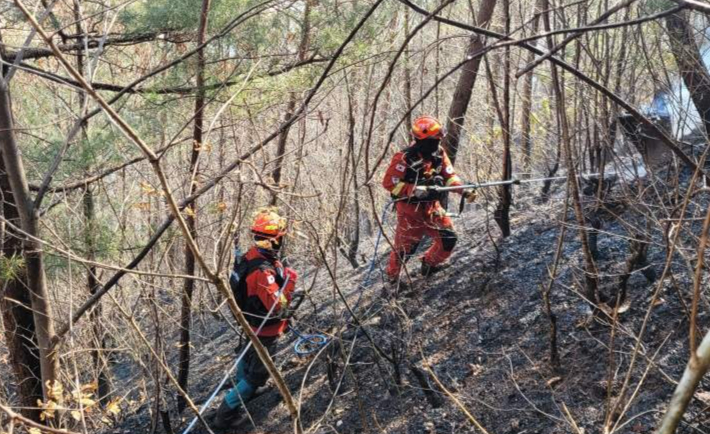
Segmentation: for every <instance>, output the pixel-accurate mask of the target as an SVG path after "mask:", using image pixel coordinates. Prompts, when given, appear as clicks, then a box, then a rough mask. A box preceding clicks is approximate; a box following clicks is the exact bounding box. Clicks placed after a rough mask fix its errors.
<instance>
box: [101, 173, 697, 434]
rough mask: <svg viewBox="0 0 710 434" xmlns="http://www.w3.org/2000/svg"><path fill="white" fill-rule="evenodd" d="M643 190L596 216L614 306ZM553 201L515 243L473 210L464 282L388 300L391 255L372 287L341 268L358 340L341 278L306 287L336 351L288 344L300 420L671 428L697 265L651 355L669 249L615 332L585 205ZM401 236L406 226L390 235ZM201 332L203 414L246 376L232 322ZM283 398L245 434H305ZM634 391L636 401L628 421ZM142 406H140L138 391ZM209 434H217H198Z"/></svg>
mask: <svg viewBox="0 0 710 434" xmlns="http://www.w3.org/2000/svg"><path fill="white" fill-rule="evenodd" d="M634 188H646V187H638V186H637V187H634V186H625V187H623V188H621V187H619V186H617V187H614V188H613V189H612V190H611V191H610V193H609V196H608V197H609V198H610V199H609V202H608V204H609V206H608V207H607V208H606V209H603V210H601V211H600V212H598V213H596V216H597V218H598V219H599V221H600V223H601V225H600V227H599V230H598V234H597V236H598V241H597V245H598V250H599V255H598V257H597V260H596V264H597V267H598V269H599V273H600V287H601V297H602V298H603V299H606V300H615V297H616V294H617V290H618V286H619V285H618V282H619V279H620V276H621V275H622V274H623V273H624V270H625V267H626V260H627V258H628V257H629V254H630V243H631V240H632V239H634V237H635V236H636V235H635V234H637V233H640V231H641V229H643V228H649V227H650V226H649V225H647V224H646V221H645V219H646V218H647V217H644V215H643V214H642V213H639V212H638V209H637V208H636V207H635V206H633V205H629V203H627V202H626V201H625V200H624V199H623V198H624V197H627V196H628V195H629V194H630V193H634V191H635V192H636V193H638V190H633V189H634ZM629 189H631V190H629ZM538 190H539V187H525V188H519V189H518V190H516V203H515V205H514V208H513V209H512V212H511V219H512V221H511V224H512V227H513V233H512V235H511V236H510V237H508V238H505V239H503V238H501V237H500V234H499V231H498V228H497V226H496V224H495V223H494V221H493V219H492V215H491V214H490V213H489V212H488V211H486V209H484V208H482V207H481V206H477V207H476V208H474V209H469V210H467V211H466V212H465V213H464V214H463V215H462V216H461V217H459V218H457V219H456V225H457V229H458V233H459V236H460V239H459V244H458V245H457V247H456V250H455V253H454V255H453V257H452V258H451V267H450V268H448V269H446V270H444V271H442V272H441V273H439V274H436V275H435V276H432V277H430V278H428V279H423V278H421V277H420V276H419V270H418V265H419V261H418V260H413V261H411V262H410V264H409V271H410V272H411V275H412V277H413V285H412V288H411V289H410V290H407V291H397V290H395V289H392V288H388V287H387V286H386V285H384V282H383V281H382V277H381V267H383V266H384V263H385V260H386V254H387V252H388V247H387V245H386V243H383V245H382V246H381V247H380V249H379V252H378V254H377V258H378V261H377V267H376V268H375V270H374V272H373V273H372V275H371V279H370V284H369V285H368V286H367V287H363V286H362V283H363V282H364V281H365V280H366V279H365V277H366V275H367V273H368V267H367V265H364V266H362V267H360V268H359V269H357V270H353V269H352V268H351V267H350V265H349V264H348V263H347V261H346V260H341V261H340V262H339V265H338V266H337V267H336V268H335V272H336V273H337V282H338V288H339V290H340V291H342V293H343V294H344V295H345V298H346V300H347V301H348V305H349V306H350V307H351V308H352V309H353V310H354V312H355V313H356V316H357V317H358V320H359V322H360V324H361V325H362V327H357V326H356V325H355V321H353V320H352V318H351V317H350V315H349V313H348V312H347V310H346V309H345V307H344V304H343V302H342V300H341V299H340V298H339V296H338V294H337V291H335V290H334V287H333V284H332V280H331V279H330V278H329V277H328V275H327V272H326V270H325V269H321V270H319V271H318V274H317V276H316V275H315V274H314V273H313V272H311V274H310V275H309V276H307V277H306V278H305V279H303V284H304V285H305V286H306V287H308V286H310V285H311V283H312V282H313V281H314V280H315V282H316V283H315V285H314V286H313V289H312V291H311V295H312V297H311V299H310V300H309V301H306V302H305V303H304V304H303V306H302V308H301V310H300V312H299V314H298V320H297V322H296V325H297V327H298V328H299V329H300V330H301V331H302V332H323V333H328V334H329V335H331V336H332V340H331V343H330V344H329V345H328V346H326V347H324V348H322V349H321V350H320V351H319V352H317V353H315V354H313V355H311V356H307V357H298V356H296V355H295V353H294V352H293V349H292V344H293V341H294V339H295V337H294V335H293V334H288V335H286V336H285V337H284V338H282V340H281V347H280V351H279V354H278V356H277V358H276V360H277V364H278V365H279V366H280V368H281V369H282V372H283V373H284V376H285V379H286V381H287V382H288V384H289V386H290V388H291V391H292V393H293V394H294V397H295V399H296V400H297V402H298V404H299V406H300V410H301V423H302V426H303V427H304V429H308V428H310V429H311V432H315V433H361V432H386V433H464V432H476V428H474V424H473V423H472V422H471V420H469V418H468V417H467V416H466V415H465V413H464V411H463V410H462V408H461V407H462V406H463V407H465V409H466V410H467V411H468V412H470V414H471V415H472V416H473V417H474V418H475V419H476V421H477V422H478V423H480V424H481V425H482V426H483V427H485V429H486V430H488V431H489V432H490V433H511V434H512V433H568V432H572V433H580V432H584V433H599V432H603V427H604V425H605V423H606V424H607V425H609V426H616V427H617V432H622V433H644V432H650V431H652V430H653V428H654V427H656V426H657V424H658V421H659V420H660V418H661V416H662V412H663V410H664V409H665V405H666V403H667V402H668V400H669V398H670V396H671V394H672V392H673V389H674V386H675V381H677V379H679V378H680V376H681V374H682V372H683V369H684V367H685V363H686V361H687V356H688V344H687V342H688V337H687V335H688V316H687V309H688V305H689V303H690V299H691V289H692V283H691V280H690V275H689V271H688V269H687V264H686V263H685V262H684V259H683V258H682V257H681V256H678V257H677V258H676V257H674V258H673V265H672V267H671V272H672V278H670V277H669V278H666V279H665V280H664V281H663V283H662V288H661V289H660V293H659V295H660V297H659V298H658V300H657V301H656V303H655V307H654V308H653V310H652V312H651V314H650V316H649V320H648V325H647V328H646V331H645V333H644V335H643V337H642V339H641V342H640V345H639V346H638V351H636V353H635V349H636V347H637V339H636V336H638V334H639V332H640V330H641V328H642V323H643V320H644V317H645V315H646V311H647V310H648V307H649V305H650V303H651V301H652V296H653V294H654V291H655V290H656V288H657V286H658V282H652V279H653V276H652V275H651V273H649V270H653V272H654V273H655V274H656V275H657V276H658V275H660V273H661V271H662V270H663V266H664V263H665V260H666V250H665V243H664V242H663V239H664V235H663V233H660V232H659V233H652V234H650V235H652V236H651V237H650V243H649V247H648V264H647V265H645V266H644V267H642V268H641V269H637V270H635V271H634V272H633V273H632V274H631V275H630V277H629V280H628V297H627V300H626V303H625V305H624V308H625V311H624V312H623V313H620V314H619V317H618V323H617V325H616V327H612V320H611V318H610V317H609V315H607V314H605V313H604V312H601V313H599V312H598V313H597V315H592V308H591V305H590V303H589V302H587V301H586V300H585V299H584V298H583V297H582V295H581V294H582V293H583V286H584V284H583V282H584V277H583V258H582V251H581V245H580V240H579V236H578V231H577V226H576V223H575V218H574V214H573V211H572V207H571V205H570V206H569V209H568V212H567V214H566V216H563V215H562V214H563V209H564V197H565V188H564V184H563V183H559V184H556V185H555V186H554V187H553V194H552V198H551V199H550V200H549V201H548V202H546V203H541V202H540V200H539V199H538V196H539V194H538ZM490 193H491V199H492V200H494V193H493V192H490ZM481 202H483V203H485V200H484V199H482V200H481ZM491 203H493V202H491ZM693 206H696V207H698V209H702V208H703V207H704V206H707V205H706V204H705V205H703V204H702V203H696V204H694V205H693ZM563 219H564V220H565V222H566V225H565V226H566V227H567V230H566V233H565V236H564V239H563V243H562V250H561V255H560V261H559V264H558V267H557V277H556V279H555V283H554V285H553V286H552V289H551V292H550V306H551V309H552V313H553V315H554V317H555V320H556V327H557V350H558V353H559V368H558V369H555V368H553V366H552V364H551V358H550V354H551V353H550V348H551V344H550V342H551V341H550V336H551V334H550V329H551V327H550V324H551V322H550V318H549V317H548V315H547V313H546V310H545V305H544V302H543V297H542V293H543V288H545V287H546V285H547V284H548V282H549V279H550V277H549V276H550V274H549V273H550V271H549V270H550V269H551V268H552V266H553V262H554V258H555V251H556V247H557V243H558V238H559V237H560V233H561V227H562V226H563V225H560V222H561V221H562V220H563ZM393 220H394V219H393V217H390V223H393ZM697 229H698V231H699V227H698V228H697ZM691 232H692V231H691ZM647 235H648V233H647ZM687 236H688V237H692V234H688V235H687ZM681 238H683V237H681ZM373 242H374V239H373V240H368V241H367V242H365V243H363V244H362V245H361V252H363V253H364V254H365V255H367V256H371V255H372V248H373V247H372V246H373ZM306 274H308V273H306ZM225 311H226V309H225ZM227 316H228V315H227ZM699 320H700V325H701V327H705V326H706V325H707V322H708V314H707V310H706V309H705V305H703V306H701V314H700V316H699ZM612 329H614V333H613V338H612ZM195 331H196V333H195V335H196V338H195V341H194V347H195V349H194V353H193V357H194V359H193V364H192V366H193V372H192V379H191V386H190V395H191V396H192V397H194V398H195V400H196V403H197V404H201V403H203V402H204V401H205V400H206V399H207V397H208V396H209V394H210V393H211V391H212V389H213V388H214V387H215V386H216V385H217V383H218V382H219V380H220V379H221V377H222V376H223V375H224V371H225V369H227V368H228V367H229V366H230V365H231V363H232V361H233V357H234V348H235V347H236V346H237V345H238V343H239V338H238V337H237V334H236V331H235V330H234V329H233V328H232V326H230V325H229V324H228V323H227V322H226V321H225V320H223V319H219V318H212V317H208V320H206V321H205V320H202V321H199V322H196V324H195ZM634 354H635V357H634ZM632 359H633V365H634V366H633V369H632V370H631V371H630V375H629V376H628V381H627V378H626V376H627V372H629V366H630V365H631V363H632ZM429 369H431V372H433V373H434V375H435V376H436V378H437V379H438V381H439V382H440V383H441V385H439V384H437V383H436V381H435V379H434V377H433V376H432V374H431V373H430V372H429V371H428V370H429ZM138 375H139V373H138V371H137V369H136V368H135V366H134V365H133V364H132V363H131V361H130V360H123V361H121V360H120V358H119V361H118V363H117V364H116V366H115V367H114V382H115V383H116V384H118V385H119V387H120V385H122V384H123V385H128V384H131V382H132V380H133V379H134V378H136V377H137V376H138ZM625 383H626V385H625ZM708 385H709V383H708V380H705V381H704V382H703V383H702V384H701V386H700V388H699V389H698V392H697V393H696V397H695V399H694V400H693V402H692V403H691V406H690V408H689V411H688V412H687V413H686V415H685V418H684V423H683V424H682V427H681V430H680V432H688V433H691V432H694V433H710V412H708V411H707V409H708V407H709V406H710V393H707V392H706V390H707V389H708ZM269 386H270V387H269V389H268V390H266V391H265V392H264V393H262V394H261V395H259V396H258V397H257V398H256V399H255V400H254V401H252V402H251V403H250V404H249V406H248V408H249V410H250V412H251V414H252V416H253V424H249V423H247V424H246V425H245V426H244V427H242V428H240V429H238V430H234V432H245V433H246V432H252V433H287V432H293V425H292V422H291V419H290V417H289V414H288V411H287V409H286V407H285V406H284V404H283V403H282V402H281V401H280V397H279V394H278V392H277V391H276V389H275V388H274V387H273V385H272V383H271V382H270V383H269ZM441 386H443V387H445V388H446V389H447V390H448V392H449V393H450V395H448V394H446V393H445V392H444V391H443V389H442V387H441ZM622 390H624V391H625V392H624V396H625V399H624V400H623V401H621V403H620V405H618V406H616V403H617V401H618V398H619V397H620V394H621V392H622ZM336 392H337V393H336ZM126 393H128V394H129V396H130V394H131V393H133V394H136V393H138V392H137V391H136V390H134V391H133V392H131V391H130V390H128V389H126ZM452 396H453V397H455V398H456V400H457V401H458V403H457V402H456V401H455V400H454V399H453V398H452ZM164 399H165V401H164V403H163V405H162V407H163V408H174V402H173V401H174V394H172V392H170V391H169V387H168V386H166V391H165V393H164ZM219 399H221V397H220V398H218V399H217V401H216V403H215V404H213V407H216V406H217V405H218V403H219ZM154 408H155V405H154V404H151V403H145V404H143V405H140V406H138V405H136V406H134V407H133V408H130V409H126V411H125V412H124V413H122V415H121V417H120V420H119V421H117V423H116V425H115V426H114V427H113V428H111V429H109V430H107V432H115V433H125V432H148V429H149V427H150V420H151V417H150V414H151V412H153V411H154ZM191 417H192V414H191V413H190V410H189V409H188V410H186V411H185V412H184V413H183V415H182V416H181V417H180V416H178V415H176V414H174V413H173V414H171V421H172V425H173V428H174V429H175V432H181V430H182V429H183V428H184V427H185V421H188V420H189V419H190V418H191ZM181 420H182V422H181ZM607 420H611V422H606V421H607ZM158 430H159V431H160V430H162V428H160V427H158ZM193 432H196V433H203V432H207V431H206V430H205V429H204V428H201V427H198V428H196V429H195V430H194V431H193Z"/></svg>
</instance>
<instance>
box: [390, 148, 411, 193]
mask: <svg viewBox="0 0 710 434" xmlns="http://www.w3.org/2000/svg"><path fill="white" fill-rule="evenodd" d="M406 173H407V160H406V159H405V158H404V152H397V153H396V154H395V155H394V156H393V157H392V161H390V165H389V167H388V168H387V171H386V172H385V177H384V179H383V180H382V186H383V187H384V188H385V189H387V191H389V192H390V193H392V196H394V197H408V196H411V195H412V193H413V192H414V188H415V185H414V184H411V183H408V182H404V175H405V174H406Z"/></svg>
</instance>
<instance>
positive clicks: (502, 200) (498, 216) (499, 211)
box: [493, 0, 513, 237]
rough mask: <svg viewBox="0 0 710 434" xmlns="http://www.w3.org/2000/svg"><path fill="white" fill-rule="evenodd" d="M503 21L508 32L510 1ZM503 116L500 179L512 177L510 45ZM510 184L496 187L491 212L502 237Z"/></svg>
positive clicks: (505, 56)
mask: <svg viewBox="0 0 710 434" xmlns="http://www.w3.org/2000/svg"><path fill="white" fill-rule="evenodd" d="M503 21H504V22H505V24H504V27H505V33H506V34H508V33H509V32H510V2H509V0H503ZM502 111H503V113H502V114H503V117H502V119H501V124H502V125H501V127H502V129H503V160H502V162H501V165H502V171H503V173H502V174H501V180H503V181H506V180H509V179H511V178H512V175H513V173H512V172H513V165H512V161H511V157H510V141H511V134H512V133H511V131H510V128H511V123H510V47H509V46H508V47H505V52H504V54H503V110H502ZM511 188H512V187H511V186H510V185H502V186H500V188H499V189H498V206H497V207H496V210H495V212H494V214H493V218H494V219H495V221H496V223H497V224H498V227H499V228H500V231H501V233H502V234H503V237H507V236H509V235H510V216H509V214H510V205H511V203H512V201H513V195H512V192H511Z"/></svg>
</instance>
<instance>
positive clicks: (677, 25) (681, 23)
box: [666, 11, 710, 134]
mask: <svg viewBox="0 0 710 434" xmlns="http://www.w3.org/2000/svg"><path fill="white" fill-rule="evenodd" d="M666 28H667V29H668V33H669V35H670V45H671V52H672V53H673V57H674V58H675V61H676V64H677V65H678V72H679V73H680V76H681V77H682V78H683V83H685V87H687V88H688V91H689V92H690V97H691V99H692V100H693V104H695V108H696V109H697V110H698V113H699V114H700V118H701V119H702V121H703V124H704V125H705V133H706V134H710V74H708V70H707V69H706V68H705V64H704V63H703V58H702V55H701V54H700V49H699V48H698V44H697V43H696V42H695V38H694V36H693V29H692V27H691V26H690V23H689V22H688V12H686V11H681V12H678V13H675V14H673V15H670V16H668V17H667V18H666Z"/></svg>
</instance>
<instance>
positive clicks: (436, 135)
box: [412, 116, 446, 140]
mask: <svg viewBox="0 0 710 434" xmlns="http://www.w3.org/2000/svg"><path fill="white" fill-rule="evenodd" d="M445 135H446V128H444V126H443V125H442V124H441V122H439V120H438V119H436V118H435V117H433V116H420V117H418V118H416V119H414V122H412V136H414V138H415V139H419V140H424V139H441V138H443V137H444V136H445Z"/></svg>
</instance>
